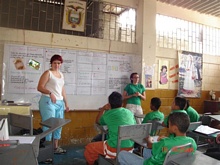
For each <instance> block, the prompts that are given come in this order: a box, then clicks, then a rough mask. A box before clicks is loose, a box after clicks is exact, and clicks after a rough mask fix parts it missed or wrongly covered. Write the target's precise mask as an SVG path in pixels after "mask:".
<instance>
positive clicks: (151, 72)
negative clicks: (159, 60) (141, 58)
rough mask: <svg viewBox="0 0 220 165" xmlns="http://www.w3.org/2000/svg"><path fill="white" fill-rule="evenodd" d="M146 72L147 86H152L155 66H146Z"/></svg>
mask: <svg viewBox="0 0 220 165" xmlns="http://www.w3.org/2000/svg"><path fill="white" fill-rule="evenodd" d="M144 74H145V87H146V88H152V77H153V75H154V66H145V67H144Z"/></svg>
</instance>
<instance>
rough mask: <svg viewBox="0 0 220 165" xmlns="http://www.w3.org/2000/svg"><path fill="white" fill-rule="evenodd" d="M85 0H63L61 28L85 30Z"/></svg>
mask: <svg viewBox="0 0 220 165" xmlns="http://www.w3.org/2000/svg"><path fill="white" fill-rule="evenodd" d="M85 14H86V2H85V1H80V0H65V5H64V14H63V29H66V30H74V31H81V32H83V31H84V30H85Z"/></svg>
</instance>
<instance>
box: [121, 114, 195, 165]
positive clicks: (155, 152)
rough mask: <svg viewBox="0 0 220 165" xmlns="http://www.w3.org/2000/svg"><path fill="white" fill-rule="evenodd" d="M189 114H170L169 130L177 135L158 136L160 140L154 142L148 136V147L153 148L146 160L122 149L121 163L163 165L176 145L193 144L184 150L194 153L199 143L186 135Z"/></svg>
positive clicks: (123, 164) (127, 164)
mask: <svg viewBox="0 0 220 165" xmlns="http://www.w3.org/2000/svg"><path fill="white" fill-rule="evenodd" d="M189 124H190V121H189V116H188V115H187V114H185V113H182V112H176V113H172V114H170V116H169V128H168V130H169V132H170V133H172V134H175V137H163V138H158V142H155V143H153V141H152V138H151V137H148V138H147V146H148V148H152V150H151V152H149V155H148V157H147V158H146V160H144V159H143V158H142V157H139V156H137V155H135V154H132V153H129V152H126V151H121V152H120V153H119V155H118V161H119V163H120V165H134V164H135V165H154V164H157V165H162V164H163V162H164V160H165V157H166V154H167V152H168V151H169V150H170V149H171V148H172V147H174V146H179V145H184V144H187V143H191V144H192V148H186V150H185V151H184V152H191V151H192V150H193V151H192V152H193V153H194V152H195V150H196V149H197V145H196V143H195V141H194V139H192V138H190V137H187V136H186V131H187V129H188V127H189ZM177 152H178V151H177Z"/></svg>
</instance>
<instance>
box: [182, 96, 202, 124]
mask: <svg viewBox="0 0 220 165" xmlns="http://www.w3.org/2000/svg"><path fill="white" fill-rule="evenodd" d="M185 110H186V113H187V114H188V115H189V119H190V122H197V121H199V118H200V116H199V114H198V112H197V111H196V110H195V109H194V108H193V107H191V106H190V105H189V100H187V101H186V108H185Z"/></svg>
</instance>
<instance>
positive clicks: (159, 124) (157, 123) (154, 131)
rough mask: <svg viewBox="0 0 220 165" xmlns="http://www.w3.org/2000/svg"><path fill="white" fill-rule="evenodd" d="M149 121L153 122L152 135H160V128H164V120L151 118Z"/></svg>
mask: <svg viewBox="0 0 220 165" xmlns="http://www.w3.org/2000/svg"><path fill="white" fill-rule="evenodd" d="M147 123H152V128H151V136H155V135H159V134H160V130H162V129H164V127H163V126H162V121H160V120H159V119H154V120H150V121H148V122H147Z"/></svg>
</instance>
